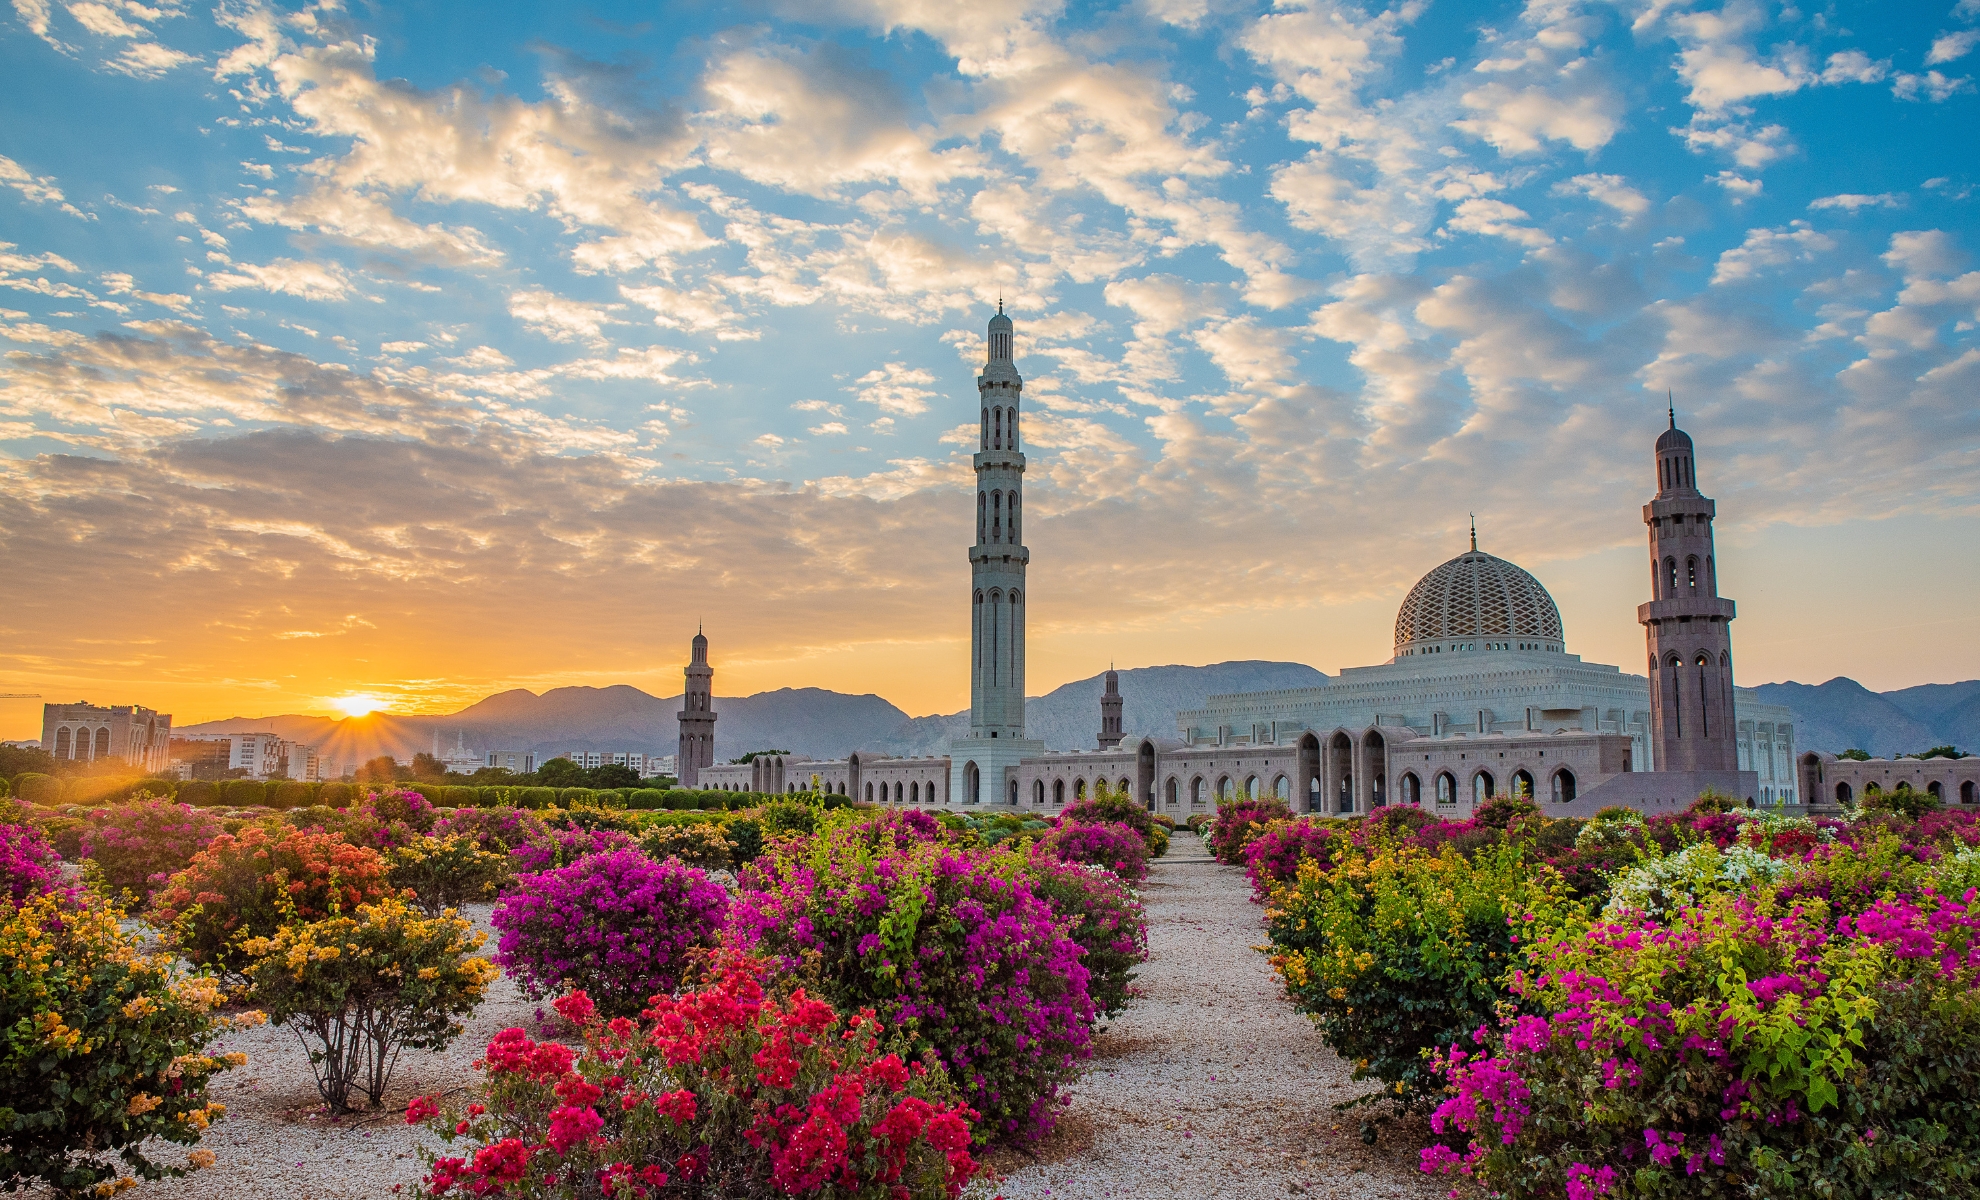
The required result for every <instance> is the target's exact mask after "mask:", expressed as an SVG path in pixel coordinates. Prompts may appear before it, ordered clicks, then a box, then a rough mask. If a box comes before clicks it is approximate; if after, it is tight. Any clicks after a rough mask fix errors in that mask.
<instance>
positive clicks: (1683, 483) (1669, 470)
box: [1636, 408, 1739, 771]
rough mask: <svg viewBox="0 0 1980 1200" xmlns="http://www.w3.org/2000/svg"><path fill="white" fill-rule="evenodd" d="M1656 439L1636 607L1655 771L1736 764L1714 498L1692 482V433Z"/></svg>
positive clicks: (1728, 608) (1726, 608)
mask: <svg viewBox="0 0 1980 1200" xmlns="http://www.w3.org/2000/svg"><path fill="white" fill-rule="evenodd" d="M1670 418H1671V427H1670V428H1669V429H1667V430H1665V431H1664V434H1663V436H1662V437H1659V438H1658V439H1657V495H1656V497H1655V498H1653V499H1652V500H1651V501H1650V503H1648V504H1646V505H1644V506H1643V523H1644V524H1645V525H1648V526H1649V527H1650V595H1651V597H1652V598H1651V600H1650V602H1649V603H1648V604H1643V605H1639V606H1637V610H1636V619H1637V620H1638V621H1640V622H1642V623H1643V629H1644V634H1645V636H1646V638H1647V639H1648V641H1649V648H1650V743H1651V753H1652V754H1653V755H1654V756H1655V758H1656V761H1655V762H1654V763H1652V764H1651V769H1652V770H1656V771H1737V770H1739V743H1738V737H1737V734H1736V733H1735V731H1734V725H1733V719H1734V718H1733V668H1732V619H1733V616H1734V611H1733V602H1732V601H1730V600H1727V599H1725V598H1723V597H1721V596H1720V595H1719V577H1718V571H1717V570H1716V566H1715V563H1714V560H1713V555H1712V518H1713V517H1714V516H1716V515H1717V513H1718V507H1717V506H1716V505H1714V504H1713V503H1712V501H1710V500H1708V499H1706V497H1705V496H1704V495H1703V494H1701V493H1700V492H1699V490H1698V481H1697V479H1696V477H1695V476H1694V475H1693V456H1692V448H1691V437H1690V435H1688V434H1686V433H1685V432H1684V430H1682V429H1679V428H1678V427H1677V410H1676V409H1675V408H1673V409H1672V410H1671V413H1670Z"/></svg>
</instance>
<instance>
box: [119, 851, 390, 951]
mask: <svg viewBox="0 0 1980 1200" xmlns="http://www.w3.org/2000/svg"><path fill="white" fill-rule="evenodd" d="M385 872H386V866H385V860H384V859H383V858H381V857H380V856H379V854H378V852H377V851H375V850H372V849H369V848H367V847H363V846H353V845H351V844H350V843H349V842H346V841H344V840H343V839H342V838H340V837H338V836H336V835H335V834H330V833H322V832H317V831H312V830H304V829H279V830H270V829H266V828H263V827H260V826H253V825H250V826H248V827H246V828H244V829H242V830H241V831H240V832H239V833H238V834H233V833H223V834H221V835H220V836H219V837H217V838H215V839H213V841H212V843H211V844H209V845H208V846H207V847H206V849H204V850H201V851H200V852H199V853H198V854H196V855H194V856H193V860H192V863H191V864H190V865H188V866H187V867H186V869H185V870H183V871H180V872H179V873H178V874H177V875H174V876H172V879H171V882H169V883H167V884H166V885H165V888H164V890H162V891H160V892H159V893H158V895H157V896H156V897H155V898H154V899H153V902H152V920H153V921H154V923H156V924H157V925H158V926H159V927H160V929H161V930H162V931H163V932H164V934H165V938H166V940H167V941H168V942H169V943H170V944H171V945H172V946H173V947H174V948H175V949H177V950H178V951H179V952H180V953H181V954H184V955H185V956H186V957H187V958H188V959H190V960H191V961H192V962H194V963H195V964H198V965H201V966H213V967H216V968H219V969H220V970H223V971H227V972H230V973H233V974H236V975H238V974H241V973H242V972H243V971H244V970H245V968H246V966H247V963H248V957H247V955H245V954H243V953H242V951H241V946H240V943H241V942H242V941H243V940H245V939H247V938H251V937H267V936H269V935H271V934H273V933H274V932H275V931H276V930H277V929H278V928H280V927H281V926H282V925H284V924H287V923H290V922H294V921H297V920H302V921H314V920H321V919H322V918H324V917H327V916H329V915H331V914H332V913H336V912H351V911H354V910H355V909H356V908H357V906H358V905H360V904H365V903H369V902H370V901H373V900H379V899H383V898H384V897H386V896H388V895H391V894H392V886H391V884H390V882H389V881H388V880H387V879H386V875H385Z"/></svg>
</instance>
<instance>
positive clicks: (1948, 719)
mask: <svg viewBox="0 0 1980 1200" xmlns="http://www.w3.org/2000/svg"><path fill="white" fill-rule="evenodd" d="M1753 690H1754V692H1756V693H1757V694H1758V695H1759V696H1760V698H1761V699H1763V700H1766V701H1767V702H1769V703H1771V704H1785V705H1787V706H1788V707H1789V708H1790V709H1792V710H1794V717H1795V725H1794V741H1795V747H1796V749H1797V750H1824V751H1827V752H1828V753H1830V754H1836V753H1839V752H1841V751H1843V750H1847V749H1850V748H1852V747H1854V748H1856V749H1859V750H1867V751H1869V752H1870V753H1872V754H1875V755H1879V756H1882V757H1889V756H1891V755H1894V754H1915V753H1917V752H1918V751H1920V750H1929V749H1931V748H1932V747H1933V746H1946V745H1952V746H1958V747H1959V748H1960V749H1962V750H1968V751H1973V750H1980V679H1969V680H1966V681H1965V682H1963V683H1927V684H1921V685H1919V686H1918V687H1909V688H1903V689H1900V690H1898V691H1894V692H1873V691H1871V690H1870V689H1869V688H1866V687H1864V686H1863V685H1862V684H1860V683H1858V682H1856V681H1855V680H1854V679H1849V678H1846V677H1843V676H1837V677H1836V678H1834V679H1831V680H1829V681H1828V682H1827V683H1822V684H1807V683H1793V682H1788V683H1763V684H1761V685H1760V686H1758V687H1756V688H1754V689H1753Z"/></svg>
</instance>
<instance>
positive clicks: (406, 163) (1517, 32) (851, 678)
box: [0, 0, 1980, 737]
mask: <svg viewBox="0 0 1980 1200" xmlns="http://www.w3.org/2000/svg"><path fill="white" fill-rule="evenodd" d="M8 2H9V3H10V4H11V8H10V9H4V8H0V77H4V78H5V79H6V80H7V81H8V82H7V84H6V85H5V86H4V88H0V564H4V566H3V567H0V692H7V693H29V694H40V695H41V696H42V697H43V698H44V699H48V700H61V701H68V700H76V699H87V700H91V701H94V702H96V703H114V704H127V703H140V704H145V705H149V706H152V707H155V708H159V709H161V710H164V711H168V712H172V713H174V715H175V717H176V718H177V720H178V721H179V722H180V723H182V724H183V723H188V722H191V721H197V720H203V719H209V718H216V717H223V716H229V715H236V714H244V715H253V714H271V713H277V712H323V713H335V712H336V711H338V704H339V702H340V700H342V699H343V698H346V697H350V696H363V697H372V698H374V700H375V702H377V703H380V704H383V705H386V706H389V707H391V708H393V709H395V710H398V711H405V712H421V711H451V710H452V709H454V708H457V707H460V706H461V705H463V704H465V703H468V702H470V701H472V700H474V699H476V698H478V697H480V696H482V695H486V694H488V693H490V692H494V691H499V690H502V689H505V688H511V687H527V688H530V689H531V690H535V691H541V690H543V689H545V688H548V687H553V686H559V685H565V684H591V685H604V684H610V683H630V684H633V685H635V686H639V687H642V688H645V689H647V690H649V691H652V692H655V693H656V694H662V695H665V694H671V693H673V692H674V691H677V690H678V688H679V684H680V670H681V667H682V665H683V663H684V661H685V657H686V649H687V645H686V644H687V640H688V638H689V637H690V636H692V634H693V632H694V629H695V628H696V626H697V624H700V625H702V626H704V627H705V628H706V629H707V632H708V635H709V637H710V640H711V643H712V646H713V652H714V661H715V665H716V668H717V675H716V689H717V691H718V692H719V693H723V694H743V693H747V692H753V691H757V690H762V689H767V688H775V687H782V686H818V687H828V688H833V689H836V690H839V691H844V692H851V693H866V692H872V693H877V694H879V695H882V696H885V697H886V698H888V699H890V700H892V701H894V702H895V703H897V704H899V705H900V706H901V707H903V708H904V709H906V710H908V711H909V712H911V713H914V714H916V715H921V714H924V713H929V712H948V711H954V710H957V709H960V708H962V707H964V706H965V705H966V703H967V671H966V662H967V655H968V644H967V625H966V620H967V597H968V563H967V560H966V557H965V547H966V545H967V543H968V542H969V541H970V540H971V537H972V533H973V530H972V528H971V521H970V509H971V507H972V502H971V498H970V490H971V477H970V467H969V457H968V454H969V451H970V449H971V448H972V446H971V441H972V438H973V432H974V429H975V415H976V414H975V409H976V404H975V396H974V393H973V374H974V371H975V369H976V366H977V364H980V363H981V361H982V359H983V329H984V323H985V321H986V320H987V319H988V317H989V316H990V315H991V313H992V312H994V310H995V306H996V304H997V302H998V300H999V299H1001V300H1002V302H1003V303H1004V304H1005V305H1006V307H1007V309H1008V310H1009V311H1010V312H1011V313H1012V315H1013V317H1014V319H1015V321H1016V323H1017V334H1018V341H1017V354H1018V366H1019V369H1020V370H1021V371H1022V372H1023V373H1024V376H1025V391H1026V398H1025V403H1026V410H1027V417H1026V420H1027V426H1026V433H1027V439H1028V443H1029V444H1028V446H1027V447H1026V449H1027V452H1028V454H1029V456H1030V463H1029V469H1028V472H1027V477H1026V488H1027V497H1026V500H1027V508H1028V512H1029V515H1030V518H1031V519H1030V520H1029V521H1028V522H1027V529H1026V536H1027V537H1028V539H1029V541H1030V547H1031V553H1032V560H1031V576H1030V587H1031V596H1030V598H1029V599H1030V604H1029V610H1030V621H1031V627H1030V647H1031V654H1030V684H1031V690H1032V691H1033V692H1034V693H1042V692H1044V691H1046V690H1049V689H1050V688H1051V687H1053V686H1056V685H1057V684H1058V683H1061V682H1064V681H1066V680H1069V679H1075V678H1081V677H1084V676H1087V675H1090V674H1092V673H1094V672H1096V671H1098V670H1101V669H1104V667H1105V665H1106V663H1107V662H1109V661H1113V662H1117V663H1118V664H1120V665H1121V666H1135V665H1144V664H1157V663H1174V662H1182V663H1201V662H1215V661H1221V660H1225V659H1232V658H1269V659H1282V660H1294V661H1302V662H1308V663H1311V664H1312V665H1314V666H1317V667H1319V668H1320V669H1322V670H1325V671H1328V672H1333V671H1337V670H1338V669H1340V668H1341V667H1343V666H1351V665H1360V664H1368V663H1375V662H1381V661H1384V660H1385V659H1386V658H1387V657H1388V656H1389V653H1390V643H1391V639H1392V627H1393V621H1394V613H1395V610H1396V607H1397V606H1398V605H1399V604H1400V602H1401V600H1402V598H1403V596H1404V594H1405V593H1406V592H1407V591H1408V589H1409V587H1410V585H1411V584H1412V583H1413V582H1414V581H1415V580H1416V579H1417V578H1419V577H1420V576H1421V575H1423V574H1424V573H1425V572H1427V571H1428V570H1430V569H1431V568H1432V567H1434V566H1435V565H1437V564H1438V563H1439V562H1442V561H1443V560H1445V559H1447V558H1449V557H1451V556H1452V555H1454V554H1456V553H1458V552H1460V551H1461V550H1463V549H1464V547H1465V545H1466V541H1465V538H1466V532H1465V531H1466V525H1467V520H1468V514H1472V513H1475V514H1477V519H1478V524H1479V542H1480V546H1481V548H1483V549H1486V550H1488V551H1491V552H1492V553H1495V554H1498V555H1501V556H1502V557H1505V558H1508V559H1511V560H1513V561H1515V562H1518V563H1520V564H1521V565H1523V566H1525V567H1526V568H1527V569H1529V570H1531V571H1532V572H1533V573H1534V574H1535V575H1536V576H1538V577H1539V578H1540V579H1541V581H1542V582H1543V583H1545V584H1546V585H1547V586H1548V588H1549V589H1550V590H1551V591H1552V592H1553V594H1554V595H1555V597H1556V599H1557V600H1558V601H1559V603H1560V606H1561V609H1562V615H1563V619H1564V623H1565V626H1566V636H1567V642H1568V647H1569V649H1570V650H1571V651H1574V652H1578V653H1580V654H1582V655H1583V656H1584V657H1586V658H1589V659H1591V660H1594V661H1598V662H1608V663H1619V664H1622V665H1623V666H1624V667H1625V669H1628V668H1630V667H1632V666H1634V665H1636V664H1637V663H1638V661H1639V659H1640V658H1641V655H1642V653H1643V650H1642V646H1643V643H1642V640H1641V638H1642V632H1641V629H1640V627H1639V626H1638V625H1637V624H1636V621H1635V611H1634V606H1635V605H1636V604H1637V603H1638V602H1640V601H1641V600H1643V599H1645V598H1647V591H1648V574H1647V571H1646V570H1645V564H1644V563H1643V562H1642V561H1641V559H1642V556H1643V553H1644V552H1643V544H1644V543H1643V540H1642V539H1643V538H1644V536H1645V534H1644V529H1643V526H1642V524H1641V515H1640V505H1641V504H1642V503H1643V501H1644V500H1645V499H1647V498H1648V496H1649V494H1650V493H1651V492H1652V491H1653V490H1654V478H1653V475H1652V471H1651V447H1652V444H1653V442H1654V439H1655V438H1656V435H1657V433H1658V432H1659V431H1660V430H1661V428H1662V427H1663V426H1664V424H1665V407H1666V398H1667V396H1669V397H1672V398H1674V402H1675V404H1676V406H1677V410H1678V414H1679V418H1680V423H1681V424H1682V425H1683V426H1684V427H1685V428H1686V429H1688V430H1689V431H1690V432H1691V433H1692V435H1693V436H1694V438H1696V440H1697V442H1698V445H1699V465H1698V475H1699V480H1700V484H1701V486H1702V488H1703V490H1705V491H1706V492H1707V493H1708V494H1710V495H1712V496H1713V497H1714V498H1715V499H1716V500H1717V502H1718V512H1719V521H1718V536H1719V559H1720V564H1721V565H1720V575H1721V583H1722V589H1723V590H1724V592H1725V593H1726V594H1728V595H1730V596H1732V597H1734V598H1735V599H1736V600H1737V601H1738V602H1739V605H1740V610H1739V611H1740V620H1739V621H1738V623H1737V624H1736V625H1735V626H1734V648H1735V652H1736V655H1737V657H1736V663H1737V670H1738V673H1739V679H1740V681H1741V682H1742V683H1746V684H1752V683H1759V682H1763V681H1769V680H1782V679H1799V680H1801V681H1803V682H1817V681H1820V680H1824V679H1827V678H1830V677H1832V676H1834V675H1849V676H1851V677H1853V678H1856V679H1858V680H1860V681H1862V682H1864V683H1865V684H1866V685H1868V686H1871V687H1873V688H1880V689H1881V688H1894V687H1902V686H1908V685H1911V684H1917V683H1926V682H1946V681H1951V680H1956V679H1962V678H1969V677H1973V676H1976V675H1980V617H1976V615H1975V611H1974V605H1973V604H1972V600H1971V598H1972V596H1973V595H1974V594H1975V592H1976V587H1980V556H1976V555H1975V554H1974V552H1973V550H1974V547H1975V546H1980V501H1977V500H1976V497H1977V496H1980V469H1976V468H1980V342H1977V341H1976V337H1975V324H1976V321H1980V270H1976V269H1975V262H1974V254H1975V252H1976V251H1977V250H1980V228H1976V221H1975V213H1976V205H1980V195H1976V193H1975V189H1976V187H1980V142H1976V140H1975V136H1974V132H1973V131H1974V130H1975V128H1976V127H1980V122H1977V121H1976V114H1977V113H1980V93H1976V87H1975V82H1974V76H1975V75H1976V74H1980V66H1976V64H1980V53H1976V48H1980V0H1959V2H1958V3H1957V4H1952V3H1949V2H1946V0H1933V2H1931V3H1890V2H1884V3H1869V2H1862V3H1833V4H1811V5H1806V6H1802V5H1797V4H1787V5H1783V4H1778V3H1758V2H1754V0H1730V2H1727V3H1713V2H1709V0H1699V2H1696V3H1686V2H1685V0H1618V2H1614V3H1609V2H1597V0H1591V2H1588V3H1579V2H1573V0H1534V2H1532V3H1529V4H1526V5H1524V6H1521V5H1519V4H1510V3H1501V4H1494V3H1470V4H1466V3H1454V2H1453V0H1428V2H1426V0H1406V2H1405V3H1401V4H1395V5H1390V6H1387V7H1383V6H1380V5H1367V6H1363V5H1357V4H1353V3H1333V2H1328V0H1311V2H1299V0H1287V2H1283V3H1278V4H1265V3H1258V2H1255V0H1126V2H1124V3H1111V4H1098V5H1077V4H1069V3H1068V4H1055V3H1050V2H1033V3H1025V2H1023V0H1015V2H1012V3H1007V4H998V5H959V4H954V3H945V2H941V0H803V2H801V3H800V2H799V0H742V2H741V3H732V4H725V5H702V4H659V5H653V4H647V5H630V4H605V3H582V2H580V3H574V4H568V5H540V4H531V5H518V4H503V3H488V2H483V3H477V4H473V5H468V4H458V3H444V2H441V0H413V2H409V3H397V4H391V5H364V4H359V5H353V6H348V7H347V6H344V5H342V4H339V3H335V2H329V3H317V4H300V5H297V4H283V5H271V4H263V3H254V2H242V0H227V2H225V3H222V4H220V5H219V6H218V7H209V6H207V5H205V4H203V3H195V2H190V0H153V2H151V3H144V2H140V0H69V2H64V0H8ZM39 703H40V701H39V700H33V699H18V700H0V736H8V737H33V736H37V735H38V733H39V714H40V709H39V707H38V705H39Z"/></svg>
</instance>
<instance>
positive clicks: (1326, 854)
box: [1244, 819, 1349, 904]
mask: <svg viewBox="0 0 1980 1200" xmlns="http://www.w3.org/2000/svg"><path fill="white" fill-rule="evenodd" d="M1348 837H1349V835H1348V833H1347V832H1346V831H1345V830H1341V829H1334V828H1331V827H1329V826H1327V825H1323V824H1321V823H1320V822H1319V821H1316V820H1311V819H1308V820H1299V821H1274V822H1272V823H1271V824H1269V825H1267V826H1266V827H1265V832H1263V833H1261V834H1259V835H1258V836H1257V837H1256V838H1254V839H1253V840H1252V842H1251V844H1250V845H1248V846H1246V847H1245V848H1244V873H1245V876H1246V877H1247V878H1249V879H1250V880H1251V899H1252V901H1253V902H1254V903H1257V904H1263V903H1265V901H1266V899H1267V898H1268V897H1270V896H1271V894H1272V889H1273V888H1275V887H1278V886H1279V885H1281V884H1284V883H1289V882H1291V881H1292V878H1293V876H1294V875H1296V874H1298V873H1299V864H1300V861H1301V860H1302V859H1312V860H1313V861H1314V862H1315V863H1317V864H1319V867H1320V869H1321V870H1322V871H1327V870H1331V869H1332V868H1333V865H1334V855H1335V853H1336V852H1337V851H1339V850H1340V849H1341V848H1343V847H1344V846H1346V845H1347V842H1348Z"/></svg>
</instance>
